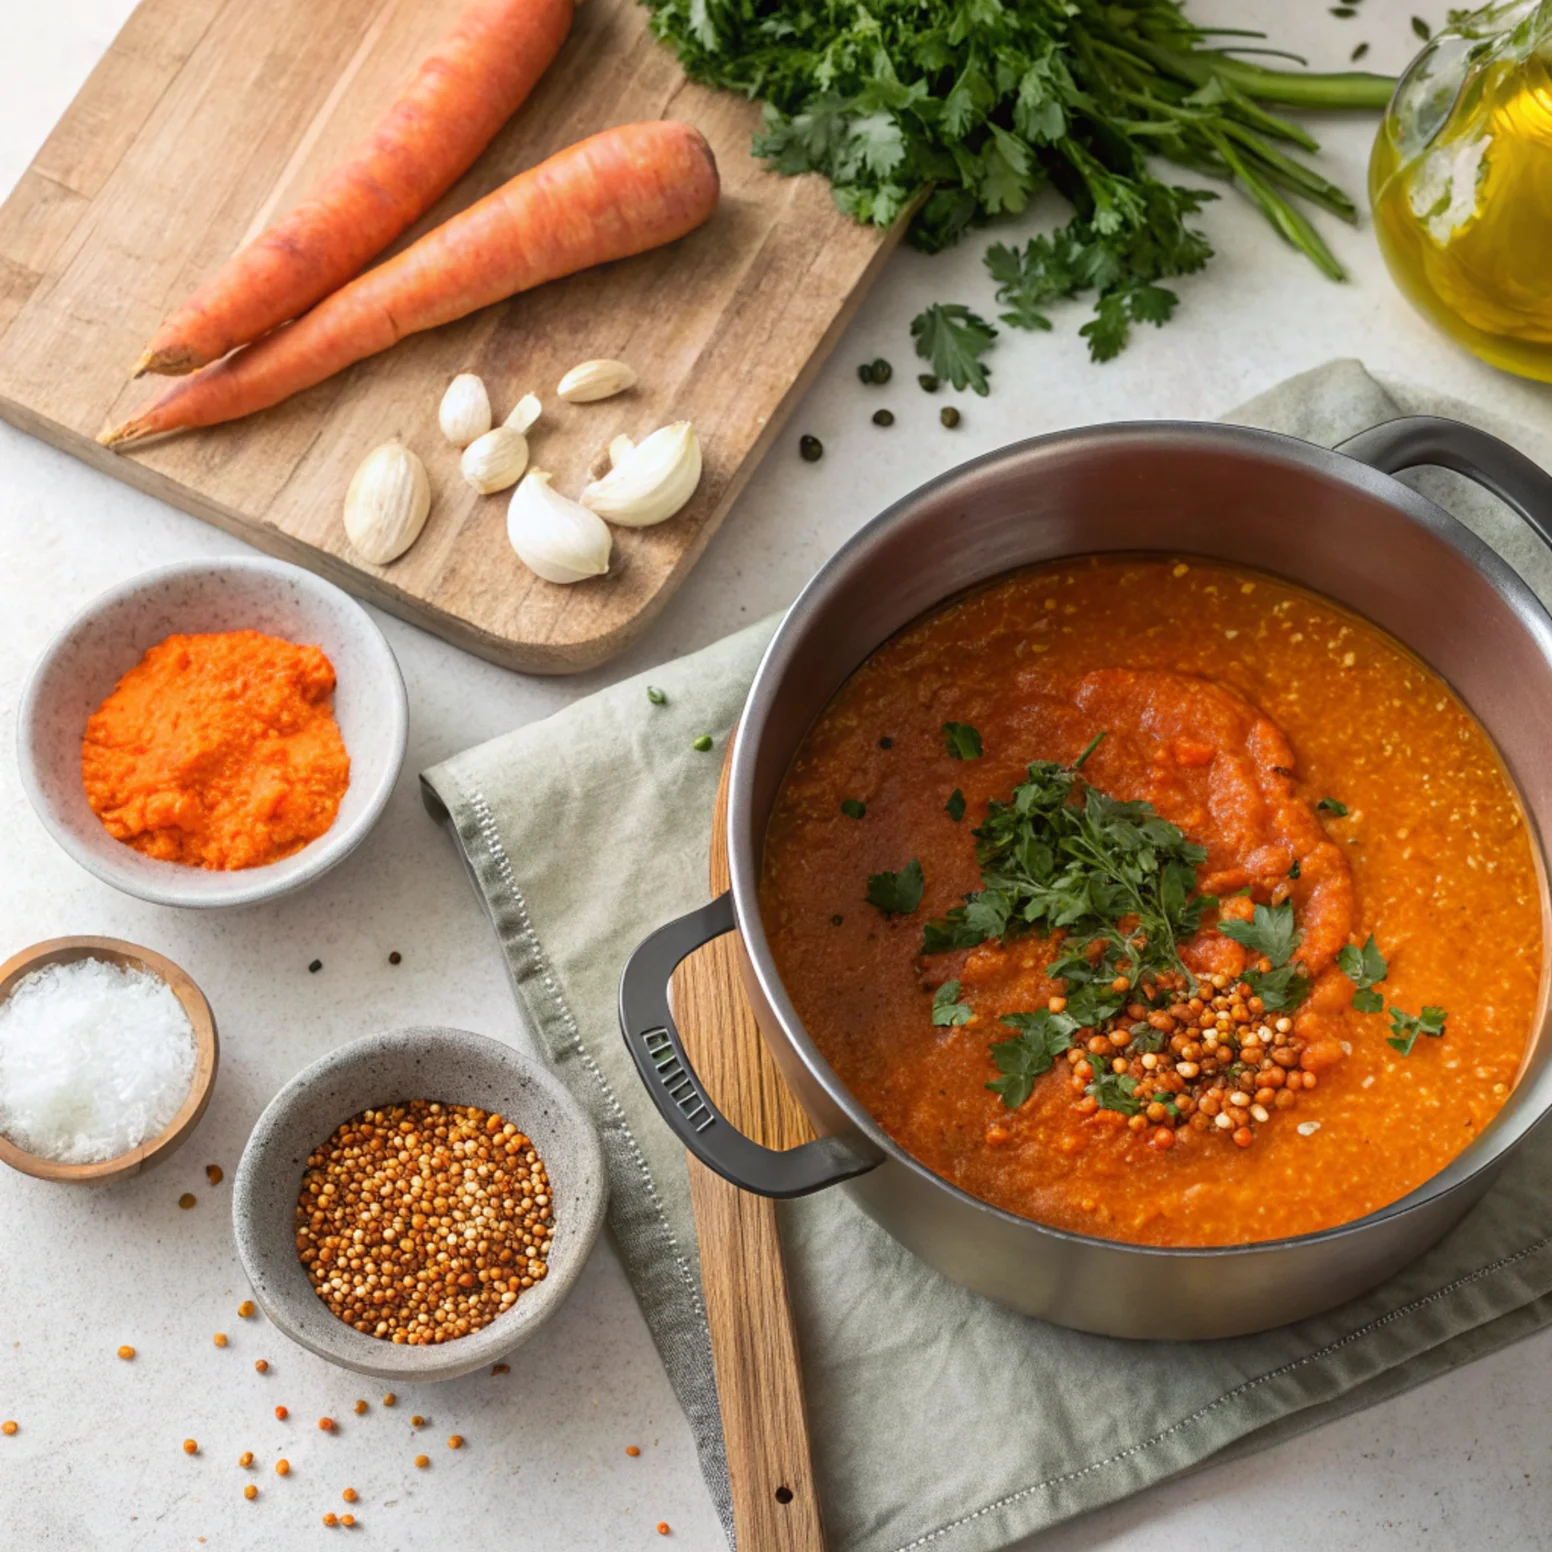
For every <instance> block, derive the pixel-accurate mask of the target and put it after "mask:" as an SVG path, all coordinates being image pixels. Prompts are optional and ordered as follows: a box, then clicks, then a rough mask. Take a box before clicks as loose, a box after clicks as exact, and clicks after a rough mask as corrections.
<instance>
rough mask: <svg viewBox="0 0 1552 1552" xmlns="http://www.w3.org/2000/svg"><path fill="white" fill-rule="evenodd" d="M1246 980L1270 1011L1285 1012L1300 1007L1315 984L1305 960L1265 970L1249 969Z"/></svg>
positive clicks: (1252, 991)
mask: <svg viewBox="0 0 1552 1552" xmlns="http://www.w3.org/2000/svg"><path fill="white" fill-rule="evenodd" d="M1245 981H1246V984H1247V985H1248V986H1249V987H1250V990H1251V994H1252V995H1253V996H1256V997H1259V998H1260V999H1261V1001H1262V1003H1263V1005H1264V1006H1265V1008H1266V1011H1267V1012H1268V1013H1284V1012H1286V1011H1287V1010H1288V1009H1289V1008H1296V1007H1298V1006H1299V1004H1300V1003H1301V1002H1303V1001H1304V999H1305V998H1306V997H1308V996H1309V994H1310V987H1311V986H1312V985H1313V984H1314V983H1313V982H1312V981H1311V980H1310V978H1309V972H1308V971H1307V970H1306V969H1305V968H1304V961H1303V960H1300V961H1299V963H1298V964H1296V965H1282V966H1279V968H1277V969H1276V970H1267V971H1265V972H1262V971H1260V970H1247V971H1246V972H1245Z"/></svg>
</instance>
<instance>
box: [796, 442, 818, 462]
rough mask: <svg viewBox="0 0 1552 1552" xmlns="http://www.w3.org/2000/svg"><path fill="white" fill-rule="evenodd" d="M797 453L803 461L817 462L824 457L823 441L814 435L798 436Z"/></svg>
mask: <svg viewBox="0 0 1552 1552" xmlns="http://www.w3.org/2000/svg"><path fill="white" fill-rule="evenodd" d="M798 455H799V456H800V457H801V458H802V460H803V462H804V463H818V462H819V460H820V459H821V458H823V457H824V443H823V442H821V441H820V440H819V438H818V437H816V436H800V437H799V438H798Z"/></svg>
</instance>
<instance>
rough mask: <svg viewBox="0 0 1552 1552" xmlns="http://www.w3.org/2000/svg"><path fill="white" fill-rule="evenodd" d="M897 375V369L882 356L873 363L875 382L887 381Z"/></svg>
mask: <svg viewBox="0 0 1552 1552" xmlns="http://www.w3.org/2000/svg"><path fill="white" fill-rule="evenodd" d="M894 375H895V369H894V368H893V367H892V366H891V365H890V364H889V363H888V362H887V361H886V360H885V359H884V358H883V357H882V356H880V357H879V358H878V359H877V360H876V361H875V362H874V363H873V381H874V382H875V383H887V382H888V381H889V379H890V378H891V377H893V376H894Z"/></svg>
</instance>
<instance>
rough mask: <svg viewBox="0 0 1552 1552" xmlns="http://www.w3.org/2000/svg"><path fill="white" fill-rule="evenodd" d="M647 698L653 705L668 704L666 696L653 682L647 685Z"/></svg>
mask: <svg viewBox="0 0 1552 1552" xmlns="http://www.w3.org/2000/svg"><path fill="white" fill-rule="evenodd" d="M647 699H648V700H649V701H651V702H652V704H653V705H654V706H666V705H667V704H668V697H667V696H666V695H664V694H663V692H662V691H661V690H660V689H658V687H657V686H656V685H655V684H649V685H648V686H647Z"/></svg>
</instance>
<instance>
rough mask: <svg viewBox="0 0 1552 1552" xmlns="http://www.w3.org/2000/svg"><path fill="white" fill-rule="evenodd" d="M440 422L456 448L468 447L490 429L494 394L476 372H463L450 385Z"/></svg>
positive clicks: (439, 410) (443, 433) (443, 397)
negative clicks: (487, 388)
mask: <svg viewBox="0 0 1552 1552" xmlns="http://www.w3.org/2000/svg"><path fill="white" fill-rule="evenodd" d="M437 421H438V423H439V424H440V425H441V427H442V435H443V436H445V437H446V438H447V440H448V441H449V442H451V443H452V444H453V446H454V447H467V446H468V445H469V444H470V443H471V442H472V441H473V440H474V439H475V438H476V437H482V436H484V435H485V433H486V432H487V431H489V430H490V395H489V394H488V393H486V392H485V384H484V383H483V382H481V381H480V379H479V378H478V377H476V376H475V375H474V373H473V372H460V373H459V374H458V375H457V376H456V377H455V378H454V379H453V380H452V382H450V383H449V384H448V385H447V392H446V393H444V394H443V395H442V404H441V407H440V408H439V409H438V410H437Z"/></svg>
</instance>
